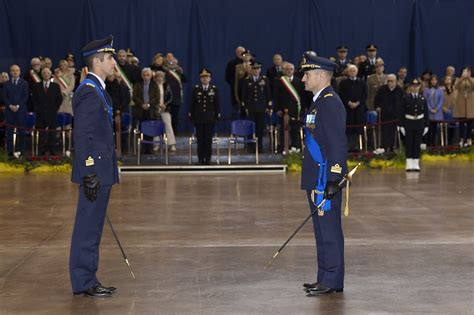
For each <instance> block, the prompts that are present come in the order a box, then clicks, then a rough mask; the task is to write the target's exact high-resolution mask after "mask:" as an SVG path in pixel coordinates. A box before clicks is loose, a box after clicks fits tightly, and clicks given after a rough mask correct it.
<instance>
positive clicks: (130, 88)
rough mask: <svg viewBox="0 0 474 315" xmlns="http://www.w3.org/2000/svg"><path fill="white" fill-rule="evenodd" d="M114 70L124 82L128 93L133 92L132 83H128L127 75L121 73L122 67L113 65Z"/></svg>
mask: <svg viewBox="0 0 474 315" xmlns="http://www.w3.org/2000/svg"><path fill="white" fill-rule="evenodd" d="M115 68H117V71H118V72H119V73H120V75H121V76H122V79H123V81H124V82H125V85H127V88H128V89H129V90H130V91H133V84H132V82H131V81H130V79H129V78H128V77H127V75H126V74H125V72H124V71H123V69H122V67H121V66H120V65H119V64H118V63H116V64H115Z"/></svg>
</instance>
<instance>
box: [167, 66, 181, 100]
mask: <svg viewBox="0 0 474 315" xmlns="http://www.w3.org/2000/svg"><path fill="white" fill-rule="evenodd" d="M168 73H169V74H170V75H171V77H172V78H173V79H175V80H176V81H177V82H178V84H179V88H180V90H181V99H183V83H182V82H181V77H180V76H179V74H178V73H177V72H176V71H174V70H168Z"/></svg>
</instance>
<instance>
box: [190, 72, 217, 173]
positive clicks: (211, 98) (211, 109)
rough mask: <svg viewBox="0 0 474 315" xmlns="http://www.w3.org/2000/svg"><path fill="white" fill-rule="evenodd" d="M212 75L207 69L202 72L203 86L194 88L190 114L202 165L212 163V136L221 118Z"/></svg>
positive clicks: (199, 85) (200, 75)
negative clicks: (212, 83)
mask: <svg viewBox="0 0 474 315" xmlns="http://www.w3.org/2000/svg"><path fill="white" fill-rule="evenodd" d="M211 75H212V74H211V72H210V71H209V70H208V69H206V68H203V69H202V70H201V71H200V73H199V77H200V80H201V84H198V85H196V86H194V88H193V91H192V93H191V103H190V106H189V113H188V115H189V118H191V120H192V121H193V123H194V127H195V128H196V138H197V142H198V159H199V164H200V165H209V164H210V163H211V156H212V136H213V134H214V127H215V123H216V121H217V120H218V119H219V117H220V107H219V94H218V91H217V87H216V86H215V85H211V84H210V82H211Z"/></svg>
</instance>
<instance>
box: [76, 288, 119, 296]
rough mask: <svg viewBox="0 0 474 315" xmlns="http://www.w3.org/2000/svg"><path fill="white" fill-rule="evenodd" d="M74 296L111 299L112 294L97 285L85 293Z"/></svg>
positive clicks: (77, 293)
mask: <svg viewBox="0 0 474 315" xmlns="http://www.w3.org/2000/svg"><path fill="white" fill-rule="evenodd" d="M74 295H82V296H92V297H101V298H105V297H111V296H112V293H111V292H110V291H109V290H106V289H105V288H104V287H102V286H100V285H96V286H94V287H92V288H89V289H87V290H86V291H84V292H76V293H74Z"/></svg>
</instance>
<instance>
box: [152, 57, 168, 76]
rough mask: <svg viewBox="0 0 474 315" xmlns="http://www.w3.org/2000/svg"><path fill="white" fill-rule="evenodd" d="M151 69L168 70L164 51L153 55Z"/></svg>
mask: <svg viewBox="0 0 474 315" xmlns="http://www.w3.org/2000/svg"><path fill="white" fill-rule="evenodd" d="M150 69H151V70H152V71H163V72H165V71H166V65H165V57H164V56H163V54H162V53H157V54H156V55H155V56H154V57H153V61H152V63H151V65H150Z"/></svg>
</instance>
